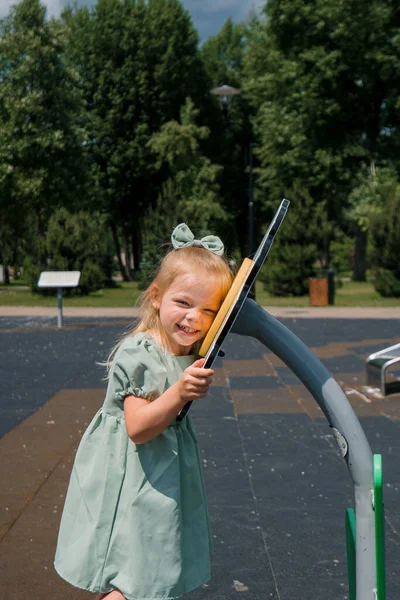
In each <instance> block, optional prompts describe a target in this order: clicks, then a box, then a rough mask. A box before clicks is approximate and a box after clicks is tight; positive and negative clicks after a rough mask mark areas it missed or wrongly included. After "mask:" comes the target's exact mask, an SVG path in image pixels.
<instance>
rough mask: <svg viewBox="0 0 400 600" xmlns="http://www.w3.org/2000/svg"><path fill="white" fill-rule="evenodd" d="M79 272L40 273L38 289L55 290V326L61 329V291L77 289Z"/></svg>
mask: <svg viewBox="0 0 400 600" xmlns="http://www.w3.org/2000/svg"><path fill="white" fill-rule="evenodd" d="M80 276H81V272H80V271H43V272H42V273H40V277H39V281H38V287H40V288H57V304H58V313H57V326H58V327H62V289H63V288H73V287H78V285H79V279H80Z"/></svg>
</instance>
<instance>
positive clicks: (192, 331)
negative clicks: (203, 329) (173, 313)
mask: <svg viewBox="0 0 400 600" xmlns="http://www.w3.org/2000/svg"><path fill="white" fill-rule="evenodd" d="M180 328H181V329H183V331H186V333H196V331H197V330H196V329H189V327H183V325H180Z"/></svg>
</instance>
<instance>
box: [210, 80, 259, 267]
mask: <svg viewBox="0 0 400 600" xmlns="http://www.w3.org/2000/svg"><path fill="white" fill-rule="evenodd" d="M211 93H212V94H214V95H215V96H218V97H219V100H220V102H221V108H222V112H223V113H224V117H225V119H226V120H228V110H229V107H230V105H231V102H232V99H233V97H234V96H237V95H238V94H240V90H238V89H237V88H234V87H231V86H230V85H221V86H220V87H217V88H214V89H213V90H211ZM248 161H249V192H248V198H249V202H248V210H249V212H248V219H249V256H251V255H252V254H253V252H254V221H253V144H252V142H250V144H249V150H248Z"/></svg>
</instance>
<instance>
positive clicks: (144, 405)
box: [124, 359, 214, 444]
mask: <svg viewBox="0 0 400 600" xmlns="http://www.w3.org/2000/svg"><path fill="white" fill-rule="evenodd" d="M203 364H204V359H200V360H197V361H196V362H195V363H193V365H191V366H190V367H188V368H187V369H185V371H184V372H183V373H182V376H181V378H180V379H179V381H177V382H176V383H174V385H171V387H170V388H168V390H167V391H166V392H164V393H163V394H162V395H161V396H160V397H159V398H157V399H156V400H153V401H150V400H147V399H146V398H139V397H138V396H132V395H130V396H126V398H125V400H124V413H125V423H126V429H127V431H128V435H129V437H130V438H131V440H132V441H133V442H135V444H144V443H145V442H148V441H150V440H152V439H153V438H155V437H156V436H157V435H159V434H160V433H161V432H163V431H164V429H166V428H167V427H168V425H170V424H171V423H172V421H173V420H174V419H175V418H176V417H177V415H178V414H179V413H180V411H181V410H182V408H183V407H184V406H185V404H186V402H189V401H190V400H198V399H199V398H204V396H206V394H207V392H208V388H209V386H210V384H211V381H212V376H213V374H214V371H213V370H212V369H202V368H201V367H202V365H203Z"/></svg>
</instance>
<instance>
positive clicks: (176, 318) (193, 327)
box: [152, 272, 222, 356]
mask: <svg viewBox="0 0 400 600" xmlns="http://www.w3.org/2000/svg"><path fill="white" fill-rule="evenodd" d="M221 303H222V296H221V292H220V290H219V286H218V285H217V282H216V280H215V278H213V277H210V275H209V274H207V273H205V272H199V273H196V274H194V273H190V274H189V273H187V274H181V275H178V276H177V277H176V278H175V279H174V281H173V282H172V284H171V286H170V287H169V289H168V290H167V291H166V292H165V293H164V294H161V292H160V289H159V287H158V286H157V285H156V284H154V286H153V290H152V304H153V306H154V307H155V308H157V310H158V311H159V314H160V321H161V324H162V326H163V328H164V332H165V334H166V338H167V340H168V346H167V350H168V351H169V352H171V353H172V354H174V355H175V356H184V355H187V354H190V351H191V349H192V346H193V344H194V343H195V342H198V341H199V340H202V339H203V338H204V337H205V336H206V334H207V331H208V330H209V328H210V326H211V323H212V322H213V320H214V317H215V315H216V314H217V312H218V310H219V307H220V305H221Z"/></svg>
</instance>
